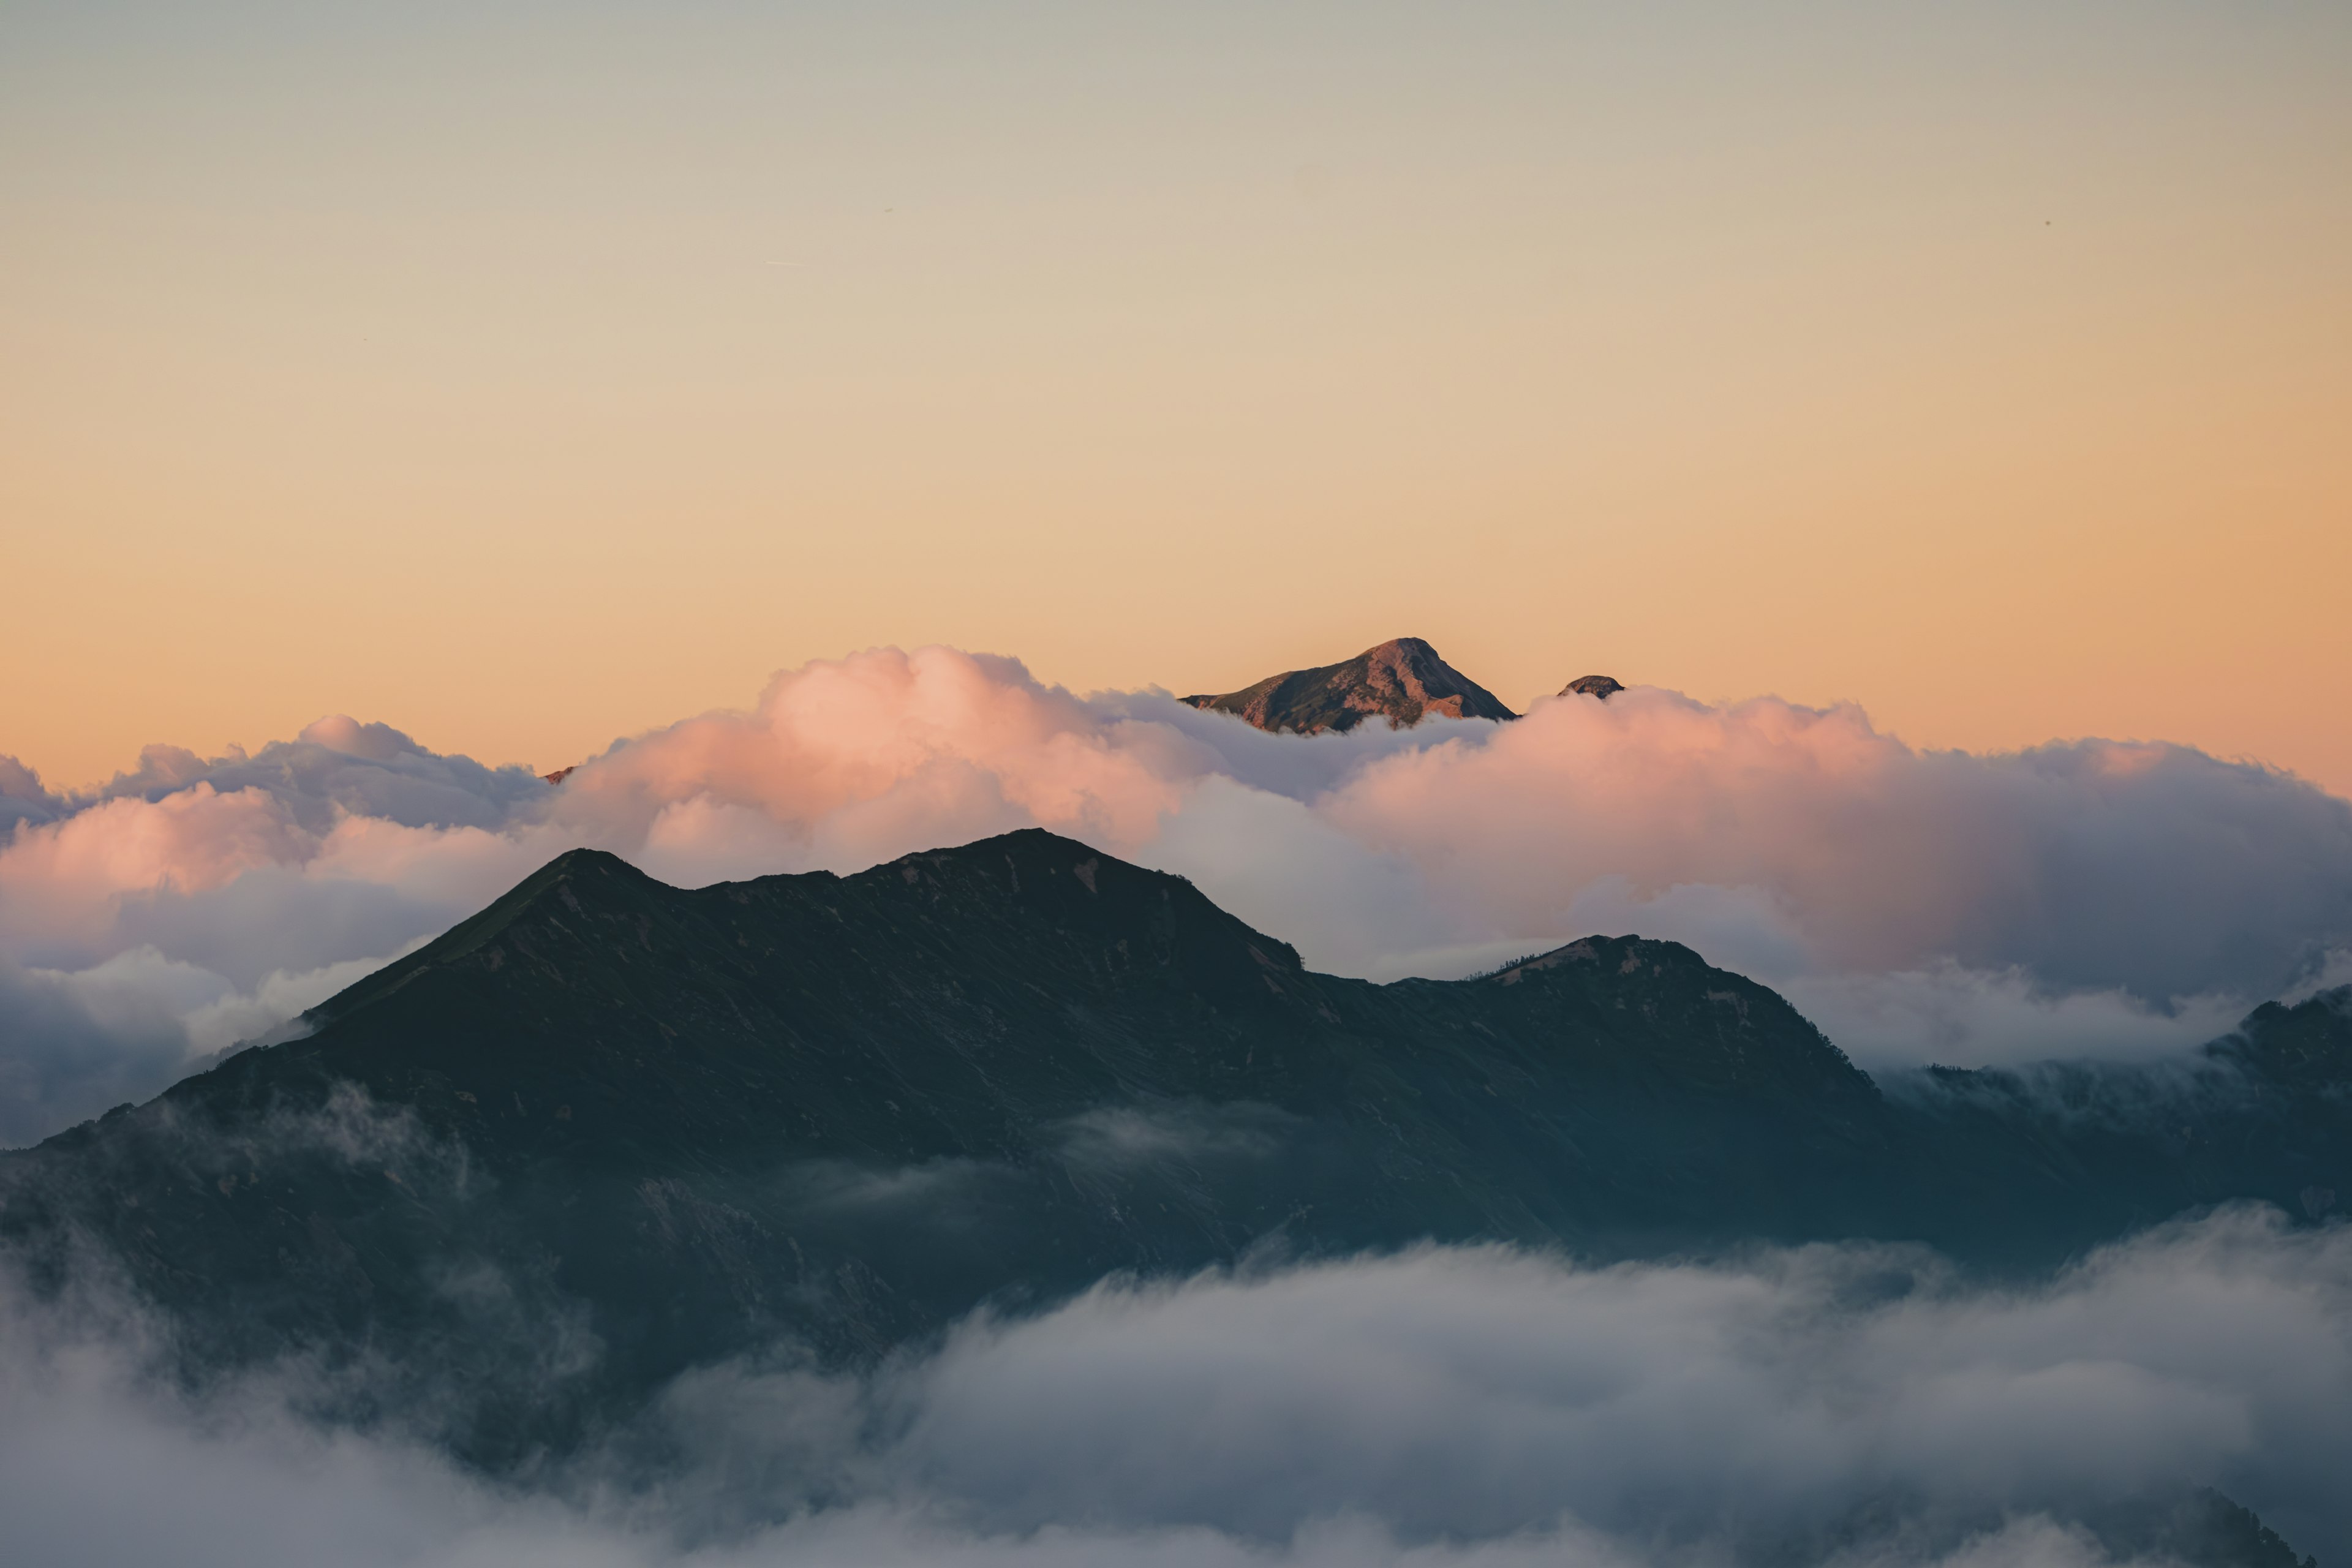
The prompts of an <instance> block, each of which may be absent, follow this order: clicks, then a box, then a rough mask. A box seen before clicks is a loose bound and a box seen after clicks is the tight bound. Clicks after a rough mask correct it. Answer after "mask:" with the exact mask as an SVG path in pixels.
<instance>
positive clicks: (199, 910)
mask: <svg viewBox="0 0 2352 1568" xmlns="http://www.w3.org/2000/svg"><path fill="white" fill-rule="evenodd" d="M10 821H13V822H14V826H13V829H10V830H9V831H10V832H11V834H12V837H8V838H7V839H6V840H5V846H0V965H4V966H0V1142H23V1141H26V1140H29V1139H32V1138H36V1137H38V1136H40V1135H42V1134H44V1133H46V1132H47V1131H54V1130H55V1129H56V1128H58V1127H59V1126H61V1125H64V1124H66V1123H68V1122H70V1121H74V1120H77V1119H79V1118H80V1117H83V1116H87V1115H90V1114H93V1113H95V1112H96V1111H98V1110H103V1109H104V1108H105V1107H106V1106H107V1105H108V1104H110V1103H113V1102H114V1101H115V1100H116V1099H118V1098H121V1099H129V1098H136V1097H138V1096H141V1095H143V1094H145V1093H151V1092H152V1091H153V1090H154V1089H158V1088H160V1087H162V1085H163V1083H164V1082H167V1081H168V1080H169V1079H170V1077H171V1076H173V1073H175V1072H176V1071H178V1070H181V1068H182V1067H183V1066H184V1063H185V1062H186V1061H187V1060H188V1059H190V1058H194V1057H199V1056H201V1055H202V1054H204V1053H205V1051H207V1050H209V1049H212V1048H215V1042H217V1041H218V1040H219V1038H220V1037H221V1036H222V1035H223V1033H224V1032H232V1033H233V1032H235V1031H237V1030H245V1029H248V1028H249V1029H252V1030H254V1031H255V1032H259V1031H260V1030H261V1029H265V1028H267V1027H268V1026H270V1024H272V1023H275V1022H277V1021H278V1020H280V1019H282V1017H284V1016H287V1015H288V1014H289V1013H290V1011H292V1010H295V1009H297V1008H298V1007H299V1005H307V1003H308V1002H309V1001H310V1000H314V999H316V997H317V996H319V995H323V994H326V991H325V990H322V989H321V988H322V987H325V988H327V989H330V990H331V987H332V985H333V984H341V983H343V982H344V981H345V980H346V979H347V978H348V977H350V976H351V975H352V974H355V973H358V972H359V971H360V969H361V968H362V967H363V966H365V965H367V964H370V963H383V962H384V961H386V960H388V959H389V958H390V957H391V956H393V955H394V954H395V953H397V952H401V951H403V950H404V949H405V948H407V947H409V946H411V945H413V944H414V943H415V942H418V941H419V940H422V939H424V938H426V937H429V936H430V935H431V934H433V933H434V932H436V931H439V930H442V929H444V928H446V926H447V925H448V924H450V923H451V922H452V921H455V920H457V919H459V918H461V917H462V916H464V915H465V914H467V913H468V912H470V911H471V910H474V909H476V908H478V907H479V906H480V905H481V904H482V903H484V902H487V901H488V900H489V899H491V898H493V897H495V896H496V895H497V894H498V893H499V891H501V890H503V889H505V888H507V887H508V886H510V885H511V884H512V883H513V882H515V881H516V880H519V879H520V878H521V877H522V876H523V875H525V874H526V873H528V872H529V871H530V869H532V868H534V867H536V866H537V865H539V864H541V862H543V861H544V860H546V859H547V858H549V857H551V856H552V855H554V854H556V853H558V852H560V851H561V850H562V849H565V848H568V847H573V846H577V845H593V846H596V847H603V848H608V849H612V850H614V851H616V852H618V853H621V854H623V855H625V856H627V857H628V858H631V859H633V860H635V862H636V863H637V864H639V865H641V866H643V867H644V868H646V869H647V870H648V871H651V872H652V873H654V874H655V875H656V876H659V877H663V878H665V879H670V880H673V881H677V882H681V883H687V884H699V883H703V882H708V881H711V880H717V879H728V878H739V877H746V876H753V875H759V874H763V873H767V872H772V871H787V870H806V869H814V868H830V869H835V870H842V871H848V870H854V869H857V868H863V867H865V866H867V865H871V864H873V863H875V862H877V861H878V860H882V859H887V858H890V857H892V856H895V855H898V854H901V853H904V852H906V851H908V850H913V849H919V848H926V847H934V846H937V845H941V844H952V843H959V842H962V841H965V840H968V839H971V838H974V837H981V836H982V835H985V834H989V833H993V832H998V831H1003V830H1005V829H1008V828H1013V827H1019V826H1033V825H1034V826H1045V827H1049V828H1053V829H1055V830H1056V831H1059V832H1063V833H1067V834H1070V835H1072V836H1074V837H1081V838H1085V839H1087V840H1088V841H1090V842H1092V843H1095V844H1097V845H1098V846H1100V847H1103V848H1105V849H1108V850H1110V851H1111V852H1113V853H1116V854H1119V855H1123V856H1127V857H1129V858H1135V859H1139V860H1141V861H1143V862H1145V863H1147V864H1151V865H1156V866H1160V867H1162V868H1168V869H1171V870H1177V871H1181V872H1183V873H1185V874H1186V875H1188V876H1190V877H1192V879H1194V880H1195V881H1196V882H1198V883H1199V884H1200V885H1201V887H1202V889H1203V890H1204V891H1206V892H1207V893H1208V894H1209V895H1210V896H1211V897H1213V898H1214V899H1216V900H1218V901H1219V902H1220V903H1223V904H1224V905H1225V906H1226V907H1227V908H1229V909H1231V910H1234V912H1235V913H1237V914H1239V915H1241V916H1242V917H1243V918H1244V919H1246V920H1248V921H1251V922H1252V923H1254V924H1257V925H1260V926H1262V927H1264V928H1265V929H1267V930H1269V931H1273V932H1274V933H1276V934H1277V935H1279V936H1281V937H1283V938H1285V939H1286V940H1288V941H1290V942H1293V943H1294V944H1295V945H1297V947H1298V948H1299V950H1300V951H1301V952H1302V953H1303V954H1305V956H1306V957H1307V960H1308V962H1309V963H1314V964H1316V965H1318V967H1323V968H1328V969H1332V970H1336V971H1338V972H1340V973H1354V974H1361V975H1366V976H1370V977H1372V978H1379V979H1386V978H1392V977H1395V976H1397V975H1400V974H1403V973H1432V974H1439V975H1444V974H1453V973H1465V972H1468V971H1470V970H1474V969H1476V968H1480V967H1483V966H1486V965H1487V964H1490V963H1496V962H1499V961H1501V960H1503V959H1507V958H1509V957H1513V956H1517V955H1518V954H1520V953H1523V952H1532V951H1536V950H1538V949H1541V948H1545V947H1549V946H1552V945H1556V944H1558V943H1559V942H1565V941H1569V940H1571V939H1573V938H1575V937H1577V936H1581V935H1584V934H1588V933H1589V932H1591V931H1595V930H1601V931H1610V932H1612V934H1613V933H1615V932H1620V931H1639V932H1641V933H1642V934H1644V935H1649V936H1658V937H1670V938H1676V939H1679V940H1683V941H1686V942H1690V943H1691V944H1692V945H1693V946H1695V947H1696V948H1698V949H1699V951H1700V952H1703V953H1705V954H1706V956H1707V957H1708V958H1710V959H1711V960H1713V961H1714V962H1716V963H1721V964H1723V965H1725V966H1726V967H1729V968H1734V969H1739V970H1742V971H1744V972H1746V973H1750V974H1753V975H1754V976H1756V977H1757V978H1759V979H1761V980H1763V981H1765V982H1766V983H1768V984H1776V985H1779V986H1781V987H1783V988H1784V989H1786V990H1787V991H1788V992H1789V993H1790V995H1791V997H1792V998H1793V999H1794V1000H1796V1001H1797V1002H1798V1004H1799V1005H1801V1007H1803V1008H1805V1009H1806V1010H1807V1011H1808V1012H1809V1013H1810V1014H1811V1016H1814V1017H1815V1018H1816V1020H1817V1021H1819V1022H1821V1023H1822V1024H1823V1026H1825V1028H1826V1029H1827V1031H1828V1032H1829V1033H1830V1035H1831V1037H1832V1038H1833V1039H1835V1040H1837V1041H1838V1043H1840V1044H1841V1045H1843V1046H1844V1047H1846V1048H1847V1049H1848V1050H1849V1051H1851V1052H1852V1053H1853V1054H1854V1055H1855V1056H1856V1057H1857V1058H1859V1059H1861V1060H1862V1061H1864V1063H1865V1065H1869V1064H1875V1063H1889V1062H1902V1061H1916V1060H1922V1059H1937V1060H1947V1061H1954V1062H1958V1063H1961V1064H1964V1065H1979V1064H1981V1063H1986V1062H1995V1061H2013V1060H2021V1059H2029V1058H2038V1057H2042V1056H2050V1055H2061V1056H2063V1055H2083V1054H2100V1055H2108V1056H2118V1055H2120V1056H2130V1055H2136V1054H2137V1055H2150V1054H2158V1053H2162V1052H2167V1051H2173V1050H2177V1049H2179V1048H2181V1047H2184V1046H2187V1045H2189V1044H2193V1043H2195V1042H2196V1041H2197V1040H2200V1039H2202V1038H2206V1037H2210V1036H2211V1035H2212V1034H2213V1033H2215V1032H2217V1031H2218V1030H2219V1029H2221V1027H2222V1026H2225V1025H2226V1023H2227V1022H2228V1021H2229V1020H2231V1019H2232V1018H2234V1017H2235V1016H2237V1015H2238V1014H2239V1013H2240V1012H2242V1010H2243V1008H2244V1007H2245V1006H2246V1005H2250V1004H2251V1003H2252V1002H2254V1001H2258V1000H2261V999H2263V998H2265V997H2268V996H2270V995H2273V994H2278V993H2280V992H2282V991H2285V990H2288V989H2291V988H2293V987H2295V986H2296V985H2298V984H2309V982H2310V981H2311V979H2312V977H2314V976H2315V975H2316V974H2317V973H2320V971H2321V968H2322V966H2323V965H2325V964H2326V963H2328V962H2329V960H2330V955H2331V954H2333V953H2337V952H2341V951H2342V950H2343V949H2345V948H2346V947H2347V946H2352V805H2347V803H2346V802H2345V801H2342V800H2340V799H2337V798H2336V797H2334V796H2331V795H2326V793H2324V792H2323V791H2320V790H2318V789H2316V788H2315V787H2313V786H2311V785H2309V784H2305V783H2303V782H2301V781H2299V780H2296V779H2294V778H2292V777H2290V776H2287V775H2284V774H2282V773H2275V772H2273V771H2270V770H2266V769H2263V768H2262V767H2259V766H2255V765H2252V764H2248V763H2229V762H2222V761H2219V760H2217V759H2214V758H2212V757H2209V756H2206V755H2204V754H2202V753H2200V752H2195V751H2191V750H2188V749H2186V748H2181V747H2176V746H2167V745H2150V744H2137V743H2131V744H2126V743H2118V742H2098V741H2091V742H2068V743H2063V744H2054V745H2051V746H2046V747H2042V748H2040V749H2037V750H2034V751H2030V752H2021V753H2011V754H2001V755H1994V756H1977V755H1970V754H1968V753H1964V752H1918V751H1915V750H1913V749H1911V748H1909V747H1907V746H1906V745H1904V744H1902V743H1901V742H1898V741H1896V740H1895V739H1893V738H1892V737H1889V736H1886V735H1883V734H1880V733H1878V732H1877V731H1874V729H1873V728H1872V727H1871V725H1870V723H1869V721H1868V720H1867V719H1866V718H1865V717H1864V715H1863V714H1862V713H1861V712H1860V711H1859V710H1855V709H1852V708H1839V709H1832V710H1826V711H1820V710H1810V709H1802V708H1797V707H1793V706H1791V705H1790V704H1787V703H1784V702H1780V701H1777V700H1769V699H1766V700H1756V701H1752V702H1747V703H1741V704H1738V705H1735V706H1730V707H1720V708H1718V707H1708V706H1705V705H1702V704H1698V703H1695V702H1691V701H1688V700H1685V699H1683V698H1680V697H1678V696H1675V694H1673V693H1671V692H1666V691H1662V690H1657V689H1640V688H1637V689H1633V690H1630V691H1626V692H1624V693H1622V694H1621V695H1619V696H1617V697H1615V698H1613V699H1612V700H1609V701H1607V702H1605V703H1603V702H1601V701H1597V700H1591V699H1587V698H1567V699H1555V700H1548V701H1544V702H1539V703H1538V704H1537V705H1536V706H1535V708H1534V710H1532V711H1531V712H1529V713H1528V716H1527V717H1526V718H1524V719H1522V720H1520V721H1517V723H1512V724H1495V723H1490V722H1486V721H1446V720H1436V721H1429V722H1426V723H1424V724H1423V725H1421V726H1419V727H1418V728H1416V729H1413V730H1411V731H1388V730H1385V729H1379V728H1373V727H1366V728H1363V729H1360V730H1359V731H1355V732H1353V733H1351V734H1348V735H1343V736H1318V737H1313V738H1303V737H1298V736H1287V735H1268V734H1265V733H1263V732H1261V731H1256V730H1253V729H1251V728H1249V727H1248V726H1247V725H1244V724H1243V723H1241V722H1240V721H1237V720H1234V719H1230V718H1227V717H1225V716H1223V715H1217V714H1208V713H1201V712H1197V711H1195V710H1192V709H1189V708H1186V707H1184V706H1183V705H1182V704H1181V703H1178V702H1176V701H1175V700H1172V699H1171V698H1169V697H1167V696H1165V695H1164V694H1160V693H1156V692H1146V693H1112V694H1105V695H1097V696H1092V697H1078V696H1074V695H1072V694H1071V693H1069V692H1067V691H1065V690H1062V689H1058V688H1054V687H1047V686H1044V685H1041V684H1040V683H1038V682H1037V681H1036V680H1034V679H1032V678H1031V677H1030V676H1029V674H1028V673H1027V671H1026V670H1024V668H1022V667H1021V666H1020V665H1019V664H1018V663H1017V662H1015V661H1013V660H1010V659H1005V658H993V657H990V656H985V655H969V654H964V653H961V652H958V651H956V650H953V649H950V648H940V647H929V648H921V649H918V650H916V651H915V652H913V653H902V652H899V651H898V650H896V649H881V650H876V651H873V652H868V653H865V654H859V655H856V656H854V657H852V658H845V659H840V660H834V661H825V662H820V663H815V664H812V665H809V666H807V667H805V668H802V669H799V670H794V671H790V672H786V673H784V674H782V675H780V676H778V677H777V678H776V679H774V680H773V681H772V683H771V684H770V686H769V688H768V689H767V691H766V692H765V693H764V694H763V695H762V697H761V700H760V702H759V704H758V705H757V706H756V707H755V708H753V709H751V710H749V711H746V712H724V713H713V714H706V715H703V716H701V717H698V718H694V719H689V720H686V721H683V722H680V723H678V724H676V725H672V726H670V727H669V728H667V729H665V730H659V731H653V732H651V733H649V734H646V735H644V736H640V737H638V738H636V739H635V740H633V741H629V742H621V743H618V744H616V745H615V746H614V748H613V749H612V750H610V751H609V752H606V753H605V754H604V755H603V756H601V757H597V758H594V759H592V760H590V761H589V762H587V763H584V764H583V765H582V766H581V768H580V769H579V770H578V771H577V772H576V773H573V774H572V777H571V778H570V780H569V781H567V782H566V783H565V784H563V785H562V787H561V788H554V787H551V786H548V785H546V784H541V782H540V781H539V780H537V779H535V778H533V777H531V776H530V774H528V773H525V772H524V771H523V770H521V769H519V768H506V769H495V770H494V769H489V768H485V767H482V766H480V765H479V764H478V763H472V762H470V761H468V760H467V759H465V758H462V757H441V756H436V755H434V754H433V753H431V752H426V751H425V750H424V749H423V748H421V747H419V746H417V745H416V744H415V742H411V741H410V740H409V739H408V738H407V737H405V736H404V735H402V734H401V733H400V732H398V731H394V730H391V729H388V728H386V727H385V726H383V725H380V724H360V723H356V722H354V721H351V720H349V719H342V718H336V719H329V720H322V721H320V722H319V723H317V724H314V725H312V726H311V727H310V729H308V730H306V731H303V733H302V735H301V736H300V737H299V738H298V739H297V740H295V741H293V742H280V743H276V744H272V745H270V746H268V747H265V748H263V749H262V750H261V751H260V752H257V753H255V754H253V755H251V756H247V755H245V754H243V753H238V754H236V755H232V756H229V757H226V758H218V759H212V760H205V759H200V758H197V757H195V756H194V755H192V754H191V753H188V752H184V751H179V750H176V749H173V748H168V747H152V748H150V749H149V751H148V752H146V753H145V754H144V755H143V756H142V759H141V765H140V767H139V769H138V770H137V771H136V772H135V773H129V774H125V775H123V776H122V777H121V778H118V779H117V780H116V781H115V783H114V784H111V785H110V786H109V787H108V788H107V789H106V790H104V791H101V792H98V793H97V794H95V795H90V796H87V797H74V798H67V797H63V796H59V795H55V794H52V793H50V792H48V791H47V790H45V789H44V788H43V787H42V786H41V784H40V782H39V780H38V779H37V778H36V777H34V776H33V775H32V774H31V773H29V772H27V771H26V770H25V769H23V768H21V767H19V766H16V764H14V763H5V765H0V824H5V823H7V822H10Z"/></svg>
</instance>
